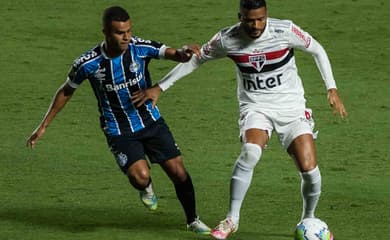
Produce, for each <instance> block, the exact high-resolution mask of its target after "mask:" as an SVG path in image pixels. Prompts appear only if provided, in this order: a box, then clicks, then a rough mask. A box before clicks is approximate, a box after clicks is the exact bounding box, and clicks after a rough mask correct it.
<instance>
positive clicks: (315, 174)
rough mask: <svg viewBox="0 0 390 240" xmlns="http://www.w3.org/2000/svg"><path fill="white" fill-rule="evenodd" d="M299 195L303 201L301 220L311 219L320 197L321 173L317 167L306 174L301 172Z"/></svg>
mask: <svg viewBox="0 0 390 240" xmlns="http://www.w3.org/2000/svg"><path fill="white" fill-rule="evenodd" d="M301 194H302V201H303V212H302V219H304V218H313V217H314V211H315V209H316V207H317V203H318V200H319V198H320V195H321V173H320V169H319V168H318V166H316V167H315V168H314V169H313V170H310V171H308V172H301Z"/></svg>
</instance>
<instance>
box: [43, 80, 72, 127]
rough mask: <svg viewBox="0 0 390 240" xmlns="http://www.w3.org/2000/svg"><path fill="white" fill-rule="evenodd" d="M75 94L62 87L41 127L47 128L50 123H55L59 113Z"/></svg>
mask: <svg viewBox="0 0 390 240" xmlns="http://www.w3.org/2000/svg"><path fill="white" fill-rule="evenodd" d="M72 94H73V91H72V92H68V91H67V89H66V87H61V88H59V89H58V91H57V92H56V95H55V96H54V98H53V100H52V102H51V104H50V106H49V109H48V110H47V112H46V114H45V116H44V118H43V120H42V122H41V124H40V127H43V128H47V127H48V126H49V125H50V123H51V122H52V121H53V119H54V118H55V116H56V115H57V113H59V112H60V111H61V110H62V108H64V106H65V105H66V103H67V102H68V101H69V99H70V98H71V96H72Z"/></svg>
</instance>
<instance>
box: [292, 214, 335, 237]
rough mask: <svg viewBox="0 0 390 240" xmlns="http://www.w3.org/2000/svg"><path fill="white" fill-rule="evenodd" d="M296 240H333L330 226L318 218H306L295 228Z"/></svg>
mask: <svg viewBox="0 0 390 240" xmlns="http://www.w3.org/2000/svg"><path fill="white" fill-rule="evenodd" d="M294 235H295V240H333V234H332V233H331V232H330V230H329V228H328V225H327V224H326V223H325V222H323V221H321V220H320V219H318V218H305V219H303V220H302V221H300V222H299V223H298V224H297V227H296V228H295V233H294Z"/></svg>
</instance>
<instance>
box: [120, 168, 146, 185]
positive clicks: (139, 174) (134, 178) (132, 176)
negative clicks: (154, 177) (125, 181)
mask: <svg viewBox="0 0 390 240" xmlns="http://www.w3.org/2000/svg"><path fill="white" fill-rule="evenodd" d="M126 175H127V177H128V178H129V181H130V183H131V184H132V185H133V186H135V187H146V186H147V185H148V184H149V181H150V172H149V169H148V168H134V169H133V168H131V167H130V168H129V169H128V171H127V174H126Z"/></svg>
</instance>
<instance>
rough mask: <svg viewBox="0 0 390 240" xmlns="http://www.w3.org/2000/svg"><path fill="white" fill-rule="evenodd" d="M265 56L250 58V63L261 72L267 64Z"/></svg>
mask: <svg viewBox="0 0 390 240" xmlns="http://www.w3.org/2000/svg"><path fill="white" fill-rule="evenodd" d="M265 60H266V58H265V54H261V55H254V56H249V63H250V64H251V65H252V66H253V67H254V68H255V69H256V70H257V71H258V72H260V71H261V69H262V68H263V66H264V63H265Z"/></svg>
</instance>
